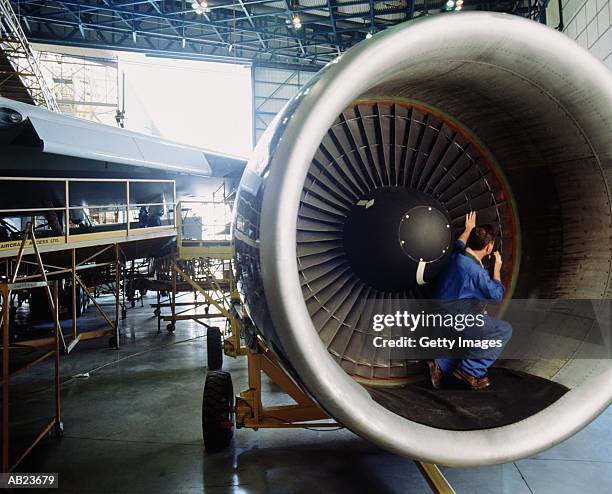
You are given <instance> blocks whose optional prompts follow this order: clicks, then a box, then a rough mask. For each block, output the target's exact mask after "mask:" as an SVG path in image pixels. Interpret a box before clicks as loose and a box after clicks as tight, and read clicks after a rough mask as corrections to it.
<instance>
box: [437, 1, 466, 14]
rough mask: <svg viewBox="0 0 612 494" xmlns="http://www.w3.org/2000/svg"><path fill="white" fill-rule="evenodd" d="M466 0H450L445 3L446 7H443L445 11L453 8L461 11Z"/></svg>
mask: <svg viewBox="0 0 612 494" xmlns="http://www.w3.org/2000/svg"><path fill="white" fill-rule="evenodd" d="M464 2H465V0H448V1H447V2H446V3H445V4H444V8H443V9H442V10H443V11H445V12H451V11H453V10H455V11H459V10H462V9H463V3H464Z"/></svg>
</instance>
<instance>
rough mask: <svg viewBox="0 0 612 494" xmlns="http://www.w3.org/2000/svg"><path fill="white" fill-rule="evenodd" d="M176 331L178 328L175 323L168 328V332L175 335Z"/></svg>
mask: <svg viewBox="0 0 612 494" xmlns="http://www.w3.org/2000/svg"><path fill="white" fill-rule="evenodd" d="M175 330H176V326H175V324H174V323H173V322H171V323H170V324H168V325H167V326H166V331H168V333H174V331H175Z"/></svg>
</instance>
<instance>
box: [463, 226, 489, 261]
mask: <svg viewBox="0 0 612 494" xmlns="http://www.w3.org/2000/svg"><path fill="white" fill-rule="evenodd" d="M494 245H495V228H494V227H493V226H492V225H478V226H477V227H475V228H474V229H473V230H472V232H471V233H470V236H469V237H468V241H467V246H468V247H469V248H470V249H472V250H473V251H474V252H482V254H483V255H489V254H490V253H491V252H493V246H494Z"/></svg>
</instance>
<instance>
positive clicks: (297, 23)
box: [291, 14, 302, 29]
mask: <svg viewBox="0 0 612 494" xmlns="http://www.w3.org/2000/svg"><path fill="white" fill-rule="evenodd" d="M291 23H292V24H293V27H294V28H295V29H301V28H302V19H300V16H299V15H297V14H293V18H292V19H291Z"/></svg>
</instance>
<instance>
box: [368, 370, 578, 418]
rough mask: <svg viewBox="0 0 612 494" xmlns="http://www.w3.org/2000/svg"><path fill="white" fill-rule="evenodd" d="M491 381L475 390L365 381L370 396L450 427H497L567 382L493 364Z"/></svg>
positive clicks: (547, 400)
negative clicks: (378, 384)
mask: <svg viewBox="0 0 612 494" xmlns="http://www.w3.org/2000/svg"><path fill="white" fill-rule="evenodd" d="M488 375H489V377H490V378H491V381H492V384H491V386H490V387H489V388H487V389H484V390H481V391H473V390H469V389H439V390H434V389H427V388H425V387H420V386H416V385H408V386H405V387H402V388H373V387H368V386H366V389H367V390H368V392H369V393H370V395H371V396H372V398H373V399H374V400H375V401H376V402H377V403H379V404H380V405H382V406H384V407H385V408H387V409H389V410H391V411H392V412H394V413H396V414H398V415H401V416H402V417H405V418H407V419H409V420H412V421H414V422H418V423H420V424H424V425H429V426H431V427H437V428H440V429H450V430H476V429H489V428H491V427H500V426H502V425H508V424H512V423H514V422H518V421H519V420H523V419H525V418H527V417H529V416H530V415H533V414H534V413H536V412H538V411H540V410H543V409H544V408H546V407H547V406H548V405H550V404H552V403H553V402H555V401H556V400H558V399H559V398H560V397H561V396H563V395H564V394H565V393H566V392H567V391H568V388H566V387H565V386H563V385H561V384H558V383H555V382H552V381H549V380H548V379H544V378H541V377H537V376H533V375H531V374H527V373H525V372H519V371H513V370H509V369H504V368H498V367H494V368H492V369H490V371H489V374H488Z"/></svg>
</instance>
